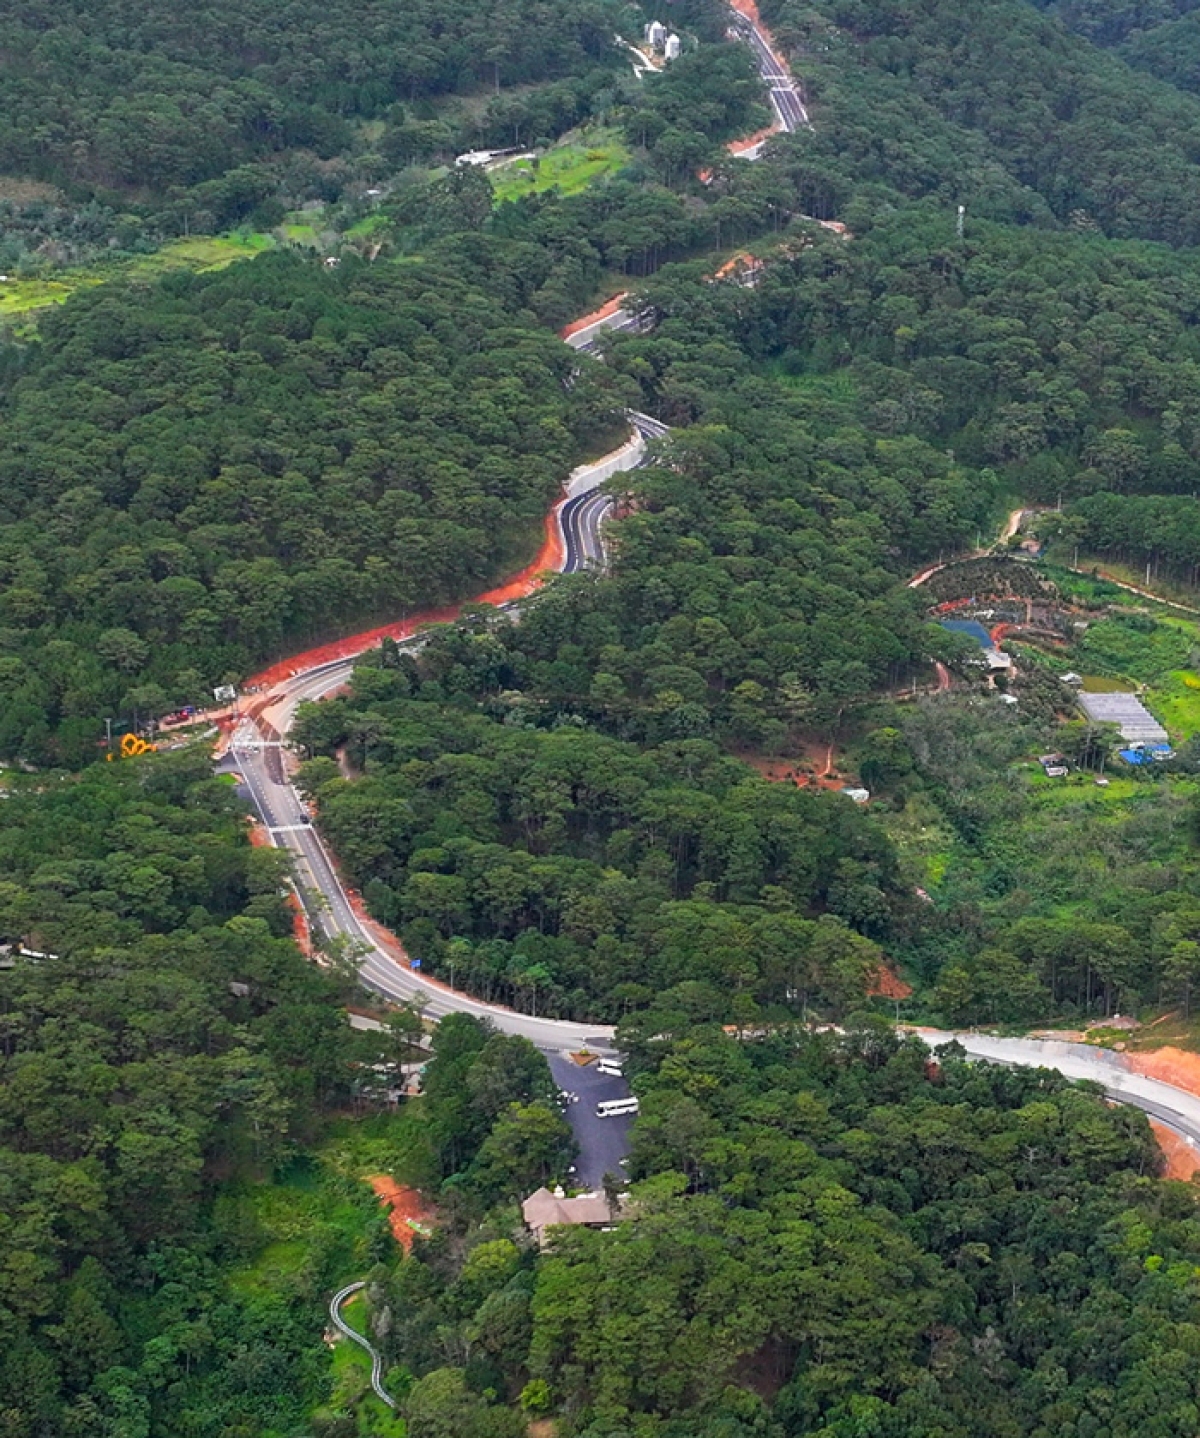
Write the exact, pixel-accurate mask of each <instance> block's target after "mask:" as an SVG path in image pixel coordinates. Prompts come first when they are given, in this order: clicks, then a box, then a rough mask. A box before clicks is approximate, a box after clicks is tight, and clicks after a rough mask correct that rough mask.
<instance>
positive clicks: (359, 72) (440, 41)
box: [0, 0, 616, 220]
mask: <svg viewBox="0 0 1200 1438" xmlns="http://www.w3.org/2000/svg"><path fill="white" fill-rule="evenodd" d="M614 28H615V21H614V18H613V13H612V11H611V9H609V8H607V7H606V6H605V4H604V3H602V0H587V3H584V4H574V5H564V4H561V3H557V0H529V3H522V4H519V5H518V4H515V3H504V4H501V5H499V6H497V5H496V4H486V5H485V4H478V3H473V0H459V3H456V4H451V5H445V4H436V5H435V4H433V3H422V0H413V3H406V4H405V6H404V7H403V9H402V10H401V9H397V8H396V7H394V6H389V5H386V4H380V3H378V0H372V3H368V4H366V5H362V4H355V5H351V4H347V3H344V0H337V3H334V4H332V5H329V4H313V3H310V0H289V3H287V4H283V5H275V4H269V3H264V0H251V3H249V4H234V3H229V0H214V3H211V4H208V5H205V6H203V7H200V8H183V9H181V8H179V7H177V6H172V5H170V4H167V3H163V0H152V3H149V4H147V5H142V6H133V7H131V6H129V5H127V4H122V3H120V0H103V3H100V4H91V3H89V4H81V3H77V0H53V3H51V4H46V5H39V6H37V7H25V8H24V9H22V8H15V9H12V10H10V11H9V12H8V14H7V16H6V17H5V19H4V20H3V22H0V55H2V56H3V58H2V60H0V170H4V171H9V172H16V173H19V174H27V175H34V176H37V177H39V178H41V179H46V180H51V181H53V182H55V183H57V184H64V185H68V186H72V187H79V188H82V189H85V190H90V191H93V192H106V193H119V194H121V195H123V196H125V197H126V198H127V199H134V200H143V201H145V200H152V201H155V202H157V203H159V204H161V202H162V201H163V200H164V199H165V198H167V197H168V195H169V194H170V198H172V199H173V200H178V199H179V197H180V192H181V191H185V190H188V189H191V190H192V191H193V193H192V195H191V196H190V201H191V203H190V208H192V209H195V208H209V209H214V210H216V211H217V212H218V213H221V214H224V215H225V216H226V219H227V220H228V219H236V218H239V217H240V215H241V214H245V213H248V212H249V211H250V210H252V209H253V208H254V206H255V205H256V204H257V203H258V202H259V201H260V200H262V199H264V198H265V197H266V196H267V195H270V194H272V193H273V192H274V189H275V185H276V182H277V176H276V175H275V174H273V172H272V169H271V168H270V165H269V163H268V162H270V161H272V160H273V159H275V158H277V157H280V156H283V155H286V154H288V153H296V152H299V151H311V152H314V153H315V154H316V155H318V156H320V157H322V158H324V159H328V158H330V157H332V156H335V155H338V154H339V153H341V152H344V151H347V150H352V149H357V150H362V149H364V148H365V147H364V146H363V144H362V140H361V137H360V136H359V135H358V134H357V127H358V125H359V124H360V123H361V122H362V121H364V120H370V119H374V118H376V117H382V116H384V115H387V114H388V113H389V111H391V110H392V107H395V106H398V105H399V106H400V108H399V109H397V110H395V111H394V112H393V115H392V118H393V119H394V120H395V121H397V122H401V123H402V122H403V118H404V112H403V108H402V102H410V103H411V102H412V101H415V100H419V99H421V98H422V97H428V96H434V95H440V94H444V93H447V92H451V91H458V90H464V89H471V88H478V87H481V86H484V85H488V86H492V87H494V88H495V89H496V90H497V91H498V90H499V89H500V87H501V86H510V85H521V84H527V83H528V82H530V81H540V80H544V79H548V78H555V77H558V76H565V75H579V74H580V73H582V72H585V71H586V70H588V69H590V68H592V67H595V66H606V67H607V68H610V69H611V68H613V67H614V66H615V63H616V57H615V53H614V51H613V47H612V33H613V30H614ZM206 184H207V188H200V189H197V188H196V187H198V186H204V185H206ZM170 192H174V193H170ZM184 208H185V209H186V208H189V206H186V205H185V206H184Z"/></svg>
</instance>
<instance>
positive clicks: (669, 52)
mask: <svg viewBox="0 0 1200 1438" xmlns="http://www.w3.org/2000/svg"><path fill="white" fill-rule="evenodd" d="M682 49H683V44H682V42H681V41H680V39H679V36H678V35H675V34H670V35H668V36H667V38H666V40H665V41H664V42H663V54H664V55H665V56H666V58H667V59H668V60H678V59H679V54H680V51H681V50H682Z"/></svg>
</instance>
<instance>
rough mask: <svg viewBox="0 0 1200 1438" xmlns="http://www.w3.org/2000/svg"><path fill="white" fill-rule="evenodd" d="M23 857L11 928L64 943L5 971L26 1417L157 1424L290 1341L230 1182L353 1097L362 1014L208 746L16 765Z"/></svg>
mask: <svg viewBox="0 0 1200 1438" xmlns="http://www.w3.org/2000/svg"><path fill="white" fill-rule="evenodd" d="M0 852H2V854H3V866H4V876H5V882H4V884H3V886H2V890H0V939H2V940H3V941H4V943H5V944H6V946H11V945H20V944H21V943H22V942H23V943H24V945H25V946H26V947H29V948H33V949H35V950H36V951H37V954H38V957H34V958H21V957H15V958H8V959H7V960H6V962H5V963H4V965H3V966H2V967H0V1337H2V1339H3V1342H2V1344H0V1415H2V1419H3V1422H4V1425H5V1428H6V1430H7V1431H8V1432H10V1433H12V1434H15V1435H18V1438H26V1435H29V1438H34V1435H40V1434H49V1433H61V1434H64V1435H65V1434H73V1435H76V1434H77V1435H79V1438H83V1435H84V1434H113V1435H114V1438H115V1435H116V1434H117V1433H121V1432H126V1433H130V1432H139V1433H144V1432H146V1431H147V1426H146V1425H147V1423H148V1421H149V1415H150V1411H151V1407H152V1406H153V1405H155V1404H160V1403H161V1402H162V1400H163V1395H164V1394H165V1391H166V1390H167V1389H168V1388H169V1387H170V1385H172V1384H175V1383H178V1382H180V1381H181V1380H182V1379H183V1378H184V1376H185V1373H186V1372H187V1370H189V1369H193V1370H194V1371H195V1373H196V1374H197V1375H200V1374H203V1373H206V1372H208V1371H211V1369H212V1368H213V1367H214V1366H218V1367H219V1366H222V1365H223V1364H224V1362H225V1359H224V1358H223V1357H222V1355H223V1354H224V1353H225V1352H226V1351H227V1349H228V1348H229V1346H230V1345H232V1344H241V1345H245V1351H248V1352H253V1351H255V1350H256V1349H258V1347H259V1346H260V1345H262V1344H264V1343H265V1344H266V1345H267V1346H268V1347H270V1346H271V1344H272V1336H271V1333H270V1327H271V1323H270V1321H269V1319H268V1316H267V1315H266V1314H263V1315H262V1316H261V1321H260V1323H255V1322H254V1321H253V1320H252V1319H251V1318H250V1317H249V1315H247V1314H245V1313H239V1312H237V1311H234V1310H230V1309H229V1308H228V1306H227V1300H224V1299H223V1298H222V1295H221V1291H220V1288H221V1285H220V1278H219V1275H218V1273H217V1271H216V1269H215V1267H214V1264H213V1258H214V1255H215V1252H216V1249H217V1247H218V1244H217V1242H216V1240H215V1239H214V1235H213V1225H212V1210H211V1202H212V1199H213V1196H214V1192H215V1190H216V1187H217V1182H218V1180H219V1179H222V1178H224V1179H228V1178H229V1177H230V1176H231V1175H232V1174H233V1173H236V1172H238V1171H241V1170H244V1169H245V1168H247V1167H252V1166H256V1165H267V1166H270V1165H271V1164H272V1163H273V1162H274V1161H275V1160H277V1159H278V1158H280V1157H282V1156H283V1155H284V1154H285V1153H286V1152H287V1151H288V1149H289V1147H290V1145H291V1143H293V1142H294V1140H295V1139H296V1138H299V1137H302V1136H304V1135H306V1134H308V1133H311V1132H312V1131H313V1126H314V1124H315V1123H316V1121H317V1115H318V1113H319V1111H320V1109H321V1108H322V1106H324V1105H325V1104H328V1103H331V1102H334V1101H336V1100H338V1099H339V1098H341V1097H343V1096H344V1094H345V1092H346V1087H347V1081H348V1070H347V1068H346V1066H345V1058H344V1043H345V1040H344V1038H343V1034H344V1032H345V1026H344V1017H343V1016H342V1015H341V1014H340V1013H339V1011H338V1009H337V991H336V989H335V988H334V986H333V985H332V984H330V983H329V982H328V981H327V980H326V979H325V978H324V977H322V975H321V974H320V973H319V971H318V970H316V969H315V968H314V967H312V966H311V965H310V964H308V963H306V962H305V960H304V959H303V958H302V957H301V956H300V954H299V953H298V952H297V950H296V948H295V945H294V944H293V942H292V939H291V922H290V916H289V914H288V910H287V908H286V906H285V905H284V903H283V900H282V898H281V891H280V879H281V870H280V866H279V864H278V861H277V856H276V855H275V854H274V853H270V852H263V851H260V850H254V849H251V847H250V845H249V843H248V842H247V839H246V834H245V822H244V819H243V816H242V813H241V809H240V805H239V804H238V803H237V801H236V799H235V797H234V795H233V792H232V790H231V789H229V788H227V787H226V786H224V785H223V784H221V783H219V782H218V781H217V780H216V779H214V778H213V777H212V776H211V770H210V766H209V764H208V762H207V758H206V756H205V755H203V754H202V753H199V752H197V753H195V754H193V755H191V756H174V757H172V758H170V759H167V758H166V757H165V756H164V757H160V758H158V759H156V760H154V761H153V762H152V763H149V764H138V763H130V764H128V765H120V764H118V765H102V766H94V767H93V768H92V769H90V770H88V771H87V773H86V774H84V775H83V776H82V777H80V778H78V779H73V780H66V779H59V780H51V781H50V782H48V783H46V782H38V783H35V782H33V781H27V782H24V783H20V782H17V783H15V784H14V783H13V782H10V783H9V785H8V788H7V790H6V794H5V799H4V803H3V804H2V805H0ZM5 952H6V954H7V952H8V950H7V948H6V951H5ZM222 1302H225V1303H226V1306H225V1307H224V1308H222V1307H221V1304H222ZM152 1340H153V1344H152ZM154 1344H156V1346H154ZM282 1356H283V1355H282V1353H280V1357H281V1358H282ZM287 1362H288V1363H289V1364H290V1362H291V1360H290V1359H289V1360H287ZM289 1372H290V1373H291V1377H292V1381H296V1380H297V1376H298V1375H297V1373H296V1371H295V1370H294V1369H291V1368H290V1367H289ZM280 1404H282V1405H283V1406H282V1407H279V1406H278V1405H280ZM272 1405H273V1406H275V1407H276V1415H275V1416H278V1417H284V1416H285V1415H286V1414H287V1411H288V1401H287V1400H286V1398H285V1397H284V1392H283V1385H280V1387H279V1389H278V1390H277V1391H276V1393H275V1395H274V1396H273V1399H272ZM130 1425H131V1426H130ZM174 1431H176V1432H179V1431H181V1430H180V1429H178V1428H176V1429H175V1430H174Z"/></svg>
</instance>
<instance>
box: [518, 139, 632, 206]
mask: <svg viewBox="0 0 1200 1438" xmlns="http://www.w3.org/2000/svg"><path fill="white" fill-rule="evenodd" d="M628 159H629V151H628V150H627V149H626V148H625V146H624V144H623V143H622V142H621V140H620V139H619V137H618V136H617V133H616V131H609V130H605V131H593V132H591V134H590V135H588V136H581V137H580V138H579V140H577V141H576V142H574V143H572V144H568V145H560V146H556V147H555V148H554V149H552V150H549V151H548V152H547V153H546V154H545V155H543V156H541V158H540V159H538V160H517V161H515V162H514V163H513V164H511V165H505V166H504V167H503V168H501V169H499V170H496V171H494V172H493V174H492V188H493V190H494V191H495V195H496V203H497V204H502V203H504V201H506V200H519V199H520V198H521V197H522V196H523V195H536V194H541V193H543V192H544V191H546V190H555V189H556V190H558V191H559V192H560V193H561V194H564V195H574V194H577V193H578V192H579V191H580V190H583V189H586V188H587V186H588V185H591V184H594V183H595V182H596V181H597V180H602V179H605V178H606V177H607V176H609V175H613V174H616V172H617V171H618V170H619V169H621V167H622V166H623V165H624V164H625V163H626V162H627V161H628Z"/></svg>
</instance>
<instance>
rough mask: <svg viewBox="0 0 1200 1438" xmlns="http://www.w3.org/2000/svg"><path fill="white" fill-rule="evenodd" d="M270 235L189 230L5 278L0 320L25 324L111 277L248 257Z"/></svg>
mask: <svg viewBox="0 0 1200 1438" xmlns="http://www.w3.org/2000/svg"><path fill="white" fill-rule="evenodd" d="M274 244H275V241H274V240H273V239H272V238H271V236H270V235H266V234H261V233H259V232H257V231H254V230H237V231H233V232H231V233H230V234H227V235H191V236H189V237H187V238H186V239H181V240H172V241H171V243H170V244H168V245H164V246H163V247H162V249H160V250H156V251H155V252H154V253H153V254H152V255H136V256H132V257H125V258H123V259H117V260H112V261H109V262H106V263H104V264H101V265H96V266H93V267H90V268H87V269H77V270H61V271H59V272H58V273H57V274H56V275H55V277H54V278H53V279H10V280H8V281H6V282H5V283H3V284H0V323H4V322H6V321H12V322H20V321H21V320H25V321H26V322H27V324H28V323H29V322H30V321H31V320H32V317H33V316H34V315H36V314H37V312H38V311H39V310H45V309H49V308H50V307H51V306H52V305H60V304H62V303H63V301H64V300H67V299H70V297H71V296H72V295H73V294H76V293H78V292H79V291H80V290H86V289H92V288H94V287H95V286H96V285H102V284H105V283H107V282H109V281H112V280H154V279H157V278H158V277H159V276H160V275H166V274H171V273H173V272H174V271H177V270H192V271H194V272H195V273H197V274H206V273H208V272H209V271H211V270H222V269H224V268H225V266H226V265H231V264H233V263H234V261H235V260H245V259H253V258H254V256H255V255H260V254H262V253H263V251H264V250H269V249H272V248H274Z"/></svg>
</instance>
